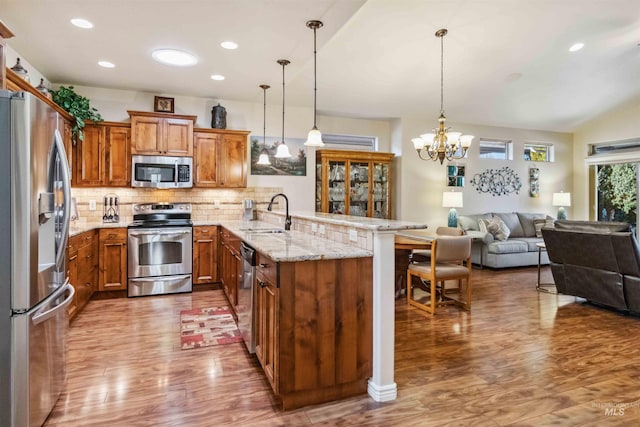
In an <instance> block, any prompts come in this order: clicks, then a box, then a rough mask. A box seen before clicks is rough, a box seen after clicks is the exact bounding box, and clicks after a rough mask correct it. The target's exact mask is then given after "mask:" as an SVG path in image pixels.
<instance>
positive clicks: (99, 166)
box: [76, 124, 106, 187]
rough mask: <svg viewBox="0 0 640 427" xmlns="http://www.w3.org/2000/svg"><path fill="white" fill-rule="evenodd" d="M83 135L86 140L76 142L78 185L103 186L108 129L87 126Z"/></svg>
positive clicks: (91, 125) (98, 126)
mask: <svg viewBox="0 0 640 427" xmlns="http://www.w3.org/2000/svg"><path fill="white" fill-rule="evenodd" d="M83 133H84V140H82V141H81V140H80V139H79V138H78V141H77V142H76V159H77V162H76V184H77V185H78V186H85V187H95V186H101V185H103V184H104V160H105V152H104V144H105V138H106V128H105V127H104V126H100V125H94V124H87V125H86V126H85V127H84V129H83Z"/></svg>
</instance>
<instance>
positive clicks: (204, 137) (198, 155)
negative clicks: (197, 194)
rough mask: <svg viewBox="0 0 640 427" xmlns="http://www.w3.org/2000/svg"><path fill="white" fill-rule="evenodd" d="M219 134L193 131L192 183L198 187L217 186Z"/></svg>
mask: <svg viewBox="0 0 640 427" xmlns="http://www.w3.org/2000/svg"><path fill="white" fill-rule="evenodd" d="M219 145H220V135H219V134H216V133H209V132H194V134H193V146H194V149H193V150H194V164H195V174H194V175H193V177H194V184H195V185H196V186H198V187H219V186H220V185H219V183H218V163H219V162H218V160H217V159H216V157H217V155H218V147H219Z"/></svg>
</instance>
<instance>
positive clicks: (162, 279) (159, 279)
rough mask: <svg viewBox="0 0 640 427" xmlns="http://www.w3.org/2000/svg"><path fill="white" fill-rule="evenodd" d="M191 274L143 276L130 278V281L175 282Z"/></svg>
mask: <svg viewBox="0 0 640 427" xmlns="http://www.w3.org/2000/svg"><path fill="white" fill-rule="evenodd" d="M190 277H191V275H190V274H184V275H182V276H167V277H141V278H136V279H129V281H130V282H174V281H176V280H184V279H188V278H190Z"/></svg>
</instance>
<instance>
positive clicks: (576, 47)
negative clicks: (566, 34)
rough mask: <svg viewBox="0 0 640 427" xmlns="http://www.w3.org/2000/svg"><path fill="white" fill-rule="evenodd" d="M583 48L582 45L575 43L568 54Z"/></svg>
mask: <svg viewBox="0 0 640 427" xmlns="http://www.w3.org/2000/svg"><path fill="white" fill-rule="evenodd" d="M583 47H584V43H576V44H574V45H572V46H571V47H570V48H569V52H577V51H579V50H580V49H582V48H583Z"/></svg>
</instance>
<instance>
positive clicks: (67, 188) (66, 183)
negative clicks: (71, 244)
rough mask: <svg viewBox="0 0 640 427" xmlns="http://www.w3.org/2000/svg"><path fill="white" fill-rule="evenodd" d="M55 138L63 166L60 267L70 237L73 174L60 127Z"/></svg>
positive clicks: (58, 251) (58, 258) (58, 261)
mask: <svg viewBox="0 0 640 427" xmlns="http://www.w3.org/2000/svg"><path fill="white" fill-rule="evenodd" d="M53 139H54V141H55V144H56V148H57V151H58V156H59V157H60V163H61V166H62V167H61V173H62V194H63V197H64V203H63V219H62V234H61V237H60V246H59V247H58V248H57V253H56V265H57V266H58V268H59V269H60V268H62V267H63V266H64V258H65V253H66V247H67V241H68V239H69V225H70V219H71V174H70V173H69V161H68V159H67V153H66V151H65V148H64V143H63V142H62V136H61V135H60V131H59V130H58V129H56V130H55V132H54V134H53Z"/></svg>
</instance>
